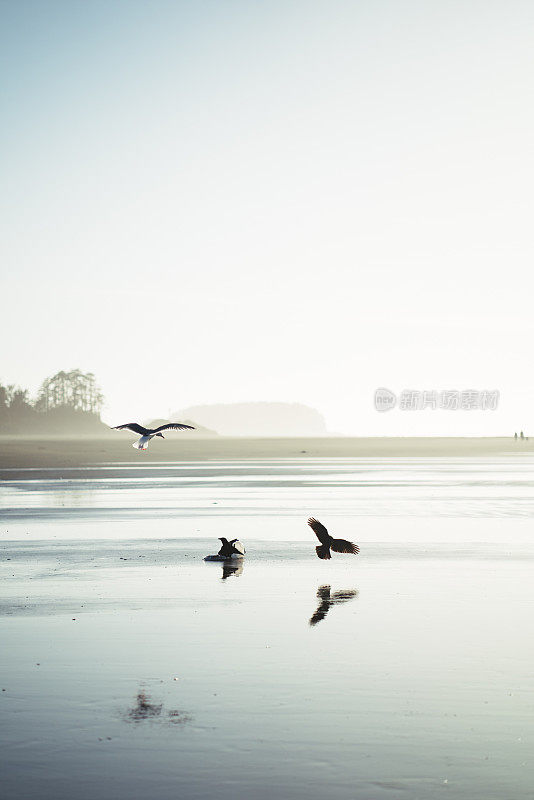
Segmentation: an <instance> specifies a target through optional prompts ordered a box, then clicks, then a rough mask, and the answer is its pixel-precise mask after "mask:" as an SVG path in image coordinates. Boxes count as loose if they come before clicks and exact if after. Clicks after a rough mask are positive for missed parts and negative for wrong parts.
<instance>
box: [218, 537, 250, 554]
mask: <svg viewBox="0 0 534 800" xmlns="http://www.w3.org/2000/svg"><path fill="white" fill-rule="evenodd" d="M219 541H220V542H222V547H221V549H220V550H219V555H220V556H224V558H231V556H244V555H245V548H244V546H243V545H242V543H241V542H240V541H239V539H232V541H231V542H229V541H228V539H225V538H224V536H219Z"/></svg>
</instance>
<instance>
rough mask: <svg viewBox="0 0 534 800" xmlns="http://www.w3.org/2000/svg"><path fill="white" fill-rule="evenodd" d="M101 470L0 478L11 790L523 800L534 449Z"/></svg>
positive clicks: (3, 737) (66, 794) (4, 748)
mask: <svg viewBox="0 0 534 800" xmlns="http://www.w3.org/2000/svg"><path fill="white" fill-rule="evenodd" d="M125 444H126V447H125V448H124V449H125V450H128V446H127V443H125ZM161 451H163V448H161ZM132 454H133V455H134V456H139V454H138V453H135V452H134V451H133V449H132ZM149 455H150V453H149ZM87 467H91V468H90V469H89V468H87V469H80V467H79V466H72V465H71V466H69V465H67V464H64V465H63V466H61V465H59V464H57V465H49V468H42V469H41V468H37V469H36V468H35V467H33V468H31V471H30V472H24V471H23V469H24V467H22V466H21V467H19V470H15V471H14V473H13V472H12V471H11V470H12V467H8V468H6V466H5V462H4V467H3V469H4V470H6V471H4V472H2V473H1V475H2V481H1V482H0V514H1V522H0V537H1V538H0V574H1V578H2V580H1V584H0V585H1V590H0V635H1V638H2V644H3V646H2V651H1V655H0V674H1V676H2V677H1V686H0V689H2V691H1V692H0V702H1V703H2V718H3V724H2V726H1V729H0V752H1V754H2V755H1V760H2V786H3V796H5V797H6V798H8V800H14V799H15V798H17V800H18V799H19V798H39V799H40V800H43V798H45V799H46V800H48V798H50V800H52V798H54V800H63V798H65V800H66V799H67V798H69V800H70V798H72V797H76V798H81V799H82V800H89V798H91V800H92V799H93V798H95V797H99V798H102V799H103V800H108V798H109V800H111V799H112V798H114V799H117V798H118V799H119V800H121V799H122V798H148V797H150V798H156V800H160V799H161V800H167V798H169V799H170V798H176V797H180V798H187V799H188V800H189V798H191V800H197V799H198V800H201V798H202V799H203V798H211V797H217V798H223V800H226V798H228V800H230V798H239V800H241V798H243V800H244V799H245V798H247V800H248V798H250V797H258V798H260V799H263V798H265V800H271V799H273V800H274V798H284V799H285V798H295V799H296V798H313V799H314V798H317V799H319V798H325V797H328V798H334V800H338V799H339V800H349V799H350V800H354V799H356V800H379V798H395V800H397V798H409V800H416V798H421V799H423V798H424V799H425V800H426V799H427V798H434V797H436V798H437V797H444V796H447V797H450V798H454V799H455V800H460V799H461V800H464V799H465V798H474V799H475V800H479V799H480V800H487V798H495V800H497V798H498V799H499V800H502V798H513V799H514V800H523V799H524V800H526V799H527V798H530V797H531V795H532V788H531V787H532V779H533V765H532V759H531V753H530V751H531V746H532V742H533V737H534V722H533V714H532V711H533V708H534V688H533V684H532V663H533V660H534V644H533V643H532V637H531V635H530V627H531V616H532V609H533V607H534V584H533V582H532V574H533V569H534V546H533V537H532V516H533V514H534V496H533V492H532V489H533V486H534V458H533V457H532V456H530V455H528V453H524V454H521V455H517V456H491V457H487V456H485V457H481V456H477V457H472V458H467V457H461V456H457V455H455V456H451V457H439V458H437V457H434V458H426V457H399V456H397V457H395V456H393V457H373V458H365V457H361V458H349V457H345V458H321V457H312V456H307V455H303V456H301V457H293V458H286V459H283V458H261V457H259V456H258V457H256V458H247V459H241V460H239V459H238V458H237V457H236V458H231V457H229V456H228V455H226V456H225V457H224V458H219V459H216V458H210V460H200V459H199V460H195V461H189V462H188V461H187V460H185V459H183V460H179V461H176V462H174V463H173V462H172V461H166V462H160V463H146V462H145V463H144V465H143V466H142V467H138V466H136V465H135V464H132V463H130V461H129V459H128V458H125V459H124V460H123V463H122V464H114V465H111V466H110V464H109V463H107V462H106V463H102V464H101V465H100V466H99V465H98V464H97V463H93V464H88V465H87ZM26 469H28V467H27V466H26ZM310 514H313V515H315V516H317V517H318V518H319V519H321V520H322V521H323V522H324V523H325V524H326V525H327V527H328V528H329V529H330V531H331V532H332V533H335V534H336V535H338V536H342V537H344V538H349V539H352V540H353V541H356V542H357V543H358V544H359V545H360V547H361V553H360V555H359V556H343V555H335V554H334V556H333V558H332V560H331V561H327V562H323V561H320V560H319V559H317V558H316V556H315V551H314V547H315V544H316V543H317V542H316V540H315V538H314V537H313V534H312V533H311V531H310V530H309V529H308V527H307V525H306V518H307V516H309V515H310ZM218 536H227V537H228V538H234V537H239V538H240V539H241V540H242V541H243V542H244V543H245V546H246V548H247V554H246V556H245V558H244V559H243V562H242V563H236V564H232V565H223V564H218V563H206V562H204V561H203V557H204V556H205V555H207V554H208V553H213V552H216V549H217V547H218V542H217V537H218Z"/></svg>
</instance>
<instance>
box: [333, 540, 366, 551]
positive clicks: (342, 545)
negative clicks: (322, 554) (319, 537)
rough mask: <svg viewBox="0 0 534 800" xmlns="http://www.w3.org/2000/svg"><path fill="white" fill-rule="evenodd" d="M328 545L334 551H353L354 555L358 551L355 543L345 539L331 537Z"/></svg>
mask: <svg viewBox="0 0 534 800" xmlns="http://www.w3.org/2000/svg"><path fill="white" fill-rule="evenodd" d="M330 547H331V548H332V550H334V552H336V553H353V554H354V555H356V553H359V552H360V548H359V547H358V545H357V544H353V543H352V542H347V540H346V539H332V541H331V542H330Z"/></svg>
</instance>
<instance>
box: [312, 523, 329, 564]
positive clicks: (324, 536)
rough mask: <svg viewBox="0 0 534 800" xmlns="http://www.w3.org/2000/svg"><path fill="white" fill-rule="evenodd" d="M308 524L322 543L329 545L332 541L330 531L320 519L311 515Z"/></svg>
mask: <svg viewBox="0 0 534 800" xmlns="http://www.w3.org/2000/svg"><path fill="white" fill-rule="evenodd" d="M308 525H309V526H310V528H311V529H312V531H313V532H314V534H315V535H316V536H317V538H318V539H319V541H320V542H321V544H326V545H327V544H329V543H330V539H331V537H330V535H329V533H328V531H327V530H326V528H325V526H324V525H322V524H321V523H320V522H319V520H318V519H315V517H310V518H309V520H308ZM321 557H322V556H319V558H321Z"/></svg>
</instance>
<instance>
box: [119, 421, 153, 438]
mask: <svg viewBox="0 0 534 800" xmlns="http://www.w3.org/2000/svg"><path fill="white" fill-rule="evenodd" d="M124 428H127V429H128V430H129V431H133V432H134V433H139V434H141V436H146V434H147V433H148V431H147V429H146V428H143V426H142V425H138V424H137V422H127V423H126V425H115V427H114V428H113V430H114V431H122V430H123V429H124Z"/></svg>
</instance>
